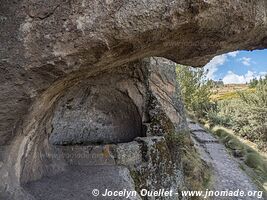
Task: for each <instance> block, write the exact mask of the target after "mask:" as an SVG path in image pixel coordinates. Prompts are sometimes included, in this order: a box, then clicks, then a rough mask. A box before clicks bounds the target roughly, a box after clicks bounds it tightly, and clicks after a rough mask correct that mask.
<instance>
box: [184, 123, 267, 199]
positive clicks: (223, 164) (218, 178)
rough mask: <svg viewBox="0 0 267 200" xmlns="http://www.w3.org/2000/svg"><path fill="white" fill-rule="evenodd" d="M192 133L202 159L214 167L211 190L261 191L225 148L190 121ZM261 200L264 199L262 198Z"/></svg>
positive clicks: (247, 197)
mask: <svg viewBox="0 0 267 200" xmlns="http://www.w3.org/2000/svg"><path fill="white" fill-rule="evenodd" d="M188 125H189V129H190V132H191V133H192V136H193V137H192V138H193V141H194V143H195V146H196V148H197V150H198V151H199V153H200V154H201V156H202V158H203V159H204V160H205V161H206V162H207V163H209V164H210V166H211V167H212V181H213V185H212V187H213V188H211V189H212V190H214V191H225V190H229V191H236V190H238V189H239V190H240V191H241V190H242V191H244V192H245V194H247V192H248V191H258V190H259V189H258V188H257V186H256V185H255V184H254V182H253V181H252V180H251V178H250V177H249V176H248V175H247V174H246V173H245V172H244V171H243V170H242V169H241V168H240V167H239V164H238V162H237V161H236V160H235V159H234V158H233V157H232V156H231V155H230V154H229V153H228V152H227V150H226V148H225V146H224V145H223V144H221V143H219V141H218V140H217V139H216V138H214V137H213V136H212V135H211V134H210V133H208V132H207V131H206V130H204V129H203V128H202V127H201V126H199V125H198V124H196V123H194V122H193V121H191V120H188ZM215 199H216V200H220V199H224V200H225V199H227V200H253V199H254V200H255V199H258V198H257V196H256V197H255V196H252V197H249V196H245V197H216V198H215ZM261 199H264V197H262V198H261Z"/></svg>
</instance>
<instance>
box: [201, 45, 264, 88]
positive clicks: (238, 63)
mask: <svg viewBox="0 0 267 200" xmlns="http://www.w3.org/2000/svg"><path fill="white" fill-rule="evenodd" d="M205 69H207V70H208V74H207V78H208V79H212V80H220V79H221V80H222V81H223V82H224V84H231V83H236V84H241V83H249V82H250V80H252V79H253V78H257V79H259V78H260V77H263V76H264V75H266V74H267V49H266V50H255V51H234V52H230V53H227V54H223V55H219V56H216V57H214V58H213V59H212V60H211V61H210V62H209V63H208V64H207V65H206V66H205Z"/></svg>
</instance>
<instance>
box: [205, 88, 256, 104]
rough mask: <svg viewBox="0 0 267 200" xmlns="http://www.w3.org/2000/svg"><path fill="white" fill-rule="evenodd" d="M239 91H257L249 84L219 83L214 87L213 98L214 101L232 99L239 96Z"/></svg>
mask: <svg viewBox="0 0 267 200" xmlns="http://www.w3.org/2000/svg"><path fill="white" fill-rule="evenodd" d="M238 92H248V93H253V92H255V89H254V88H250V87H249V85H248V84H225V85H219V86H216V87H214V88H213V89H212V95H211V97H210V98H211V99H212V100H214V101H220V100H230V99H236V98H239V95H238Z"/></svg>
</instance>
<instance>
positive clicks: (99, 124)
mask: <svg viewBox="0 0 267 200" xmlns="http://www.w3.org/2000/svg"><path fill="white" fill-rule="evenodd" d="M52 127H53V130H52V132H51V136H50V142H51V143H52V144H56V145H71V144H108V143H121V142H129V141H132V140H133V139H134V138H135V137H138V136H141V127H142V125H141V117H140V115H139V112H138V110H137V107H136V105H135V104H134V103H133V101H132V99H131V98H130V97H129V96H128V95H127V94H124V93H123V92H121V91H119V90H117V89H115V88H108V86H105V85H99V86H95V85H94V86H88V85H86V86H84V87H81V88H80V87H76V88H72V89H71V91H70V92H68V93H67V95H65V96H64V97H63V98H62V99H61V101H60V103H59V104H58V105H57V107H56V109H55V112H54V117H53V119H52Z"/></svg>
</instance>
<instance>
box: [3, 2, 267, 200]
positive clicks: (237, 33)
mask: <svg viewBox="0 0 267 200" xmlns="http://www.w3.org/2000/svg"><path fill="white" fill-rule="evenodd" d="M266 7H267V2H266V0H258V1H249V0H247V1H228V0H192V1H187V0H181V1H172V0H164V1H161V0H148V1H136V0H129V1H115V0H106V1H85V0H75V1H65V0H48V1H42V0H22V1H18V0H14V1H9V0H2V1H1V3H0V33H1V34H0V41H1V43H0V83H1V84H0V102H1V104H0V138H1V139H0V145H1V148H0V149H1V150H2V151H1V153H0V159H1V160H0V196H1V197H2V196H3V197H5V198H7V199H8V198H10V199H16V200H17V199H18V200H20V199H35V197H34V196H32V195H31V194H30V193H29V192H27V191H25V190H24V189H23V188H22V187H21V185H23V184H25V183H29V182H31V181H35V180H40V179H41V178H42V177H44V176H54V175H57V174H58V173H61V172H64V171H65V170H67V169H68V166H69V164H70V163H71V161H69V162H68V161H66V156H55V155H58V154H60V155H61V154H62V155H63V154H64V151H65V150H64V151H62V149H60V148H59V147H57V146H55V145H54V144H65V145H71V144H82V143H83V144H88V143H89V144H91V143H98V142H101V143H117V142H134V138H135V137H137V136H139V137H140V136H141V137H155V136H156V137H165V136H166V135H167V134H168V133H171V132H175V133H177V134H178V133H179V131H182V130H184V129H186V122H185V119H184V111H183V108H182V103H181V102H180V100H179V97H178V98H177V96H179V95H177V91H178V90H179V88H178V87H177V85H175V83H174V81H175V72H174V71H173V70H171V66H170V65H169V61H167V60H164V61H162V62H161V61H159V60H158V59H153V58H150V57H151V56H161V57H165V58H168V59H170V60H172V61H176V62H178V63H181V64H187V65H193V66H202V65H204V64H206V63H207V62H208V61H209V60H210V59H211V58H212V57H213V56H215V55H218V54H221V53H224V52H228V51H233V50H237V49H247V50H251V49H260V48H266V47H267V19H266ZM151 66H154V68H153V67H151ZM99 80H101V81H99ZM88 84H89V85H90V86H89V85H88ZM87 86H88V87H87ZM75 87H76V89H75ZM87 88H88V90H87ZM94 88H95V89H94ZM94 90H95V91H94ZM88 94H91V95H89V96H88V98H87V97H86V95H88ZM83 95H85V96H84V100H82V99H83ZM98 95H99V97H98ZM70 96H72V97H73V102H72V104H71V103H70V102H68V100H69V98H68V97H70ZM103 96H104V97H105V98H104V97H103ZM72 97H71V98H72ZM91 97H94V100H90V98H91ZM117 99H118V100H117ZM83 101H85V104H82V105H80V102H83ZM68 104H70V105H68ZM102 105H105V106H104V107H102ZM61 106H63V107H61ZM69 106H72V107H69ZM116 107H117V108H116ZM92 110H93V111H92ZM118 112H119V114H118ZM92 113H95V114H94V115H93V114H92ZM74 115H75V117H69V116H74ZM96 115H98V116H101V117H97V118H96ZM100 119H102V121H101V120H100ZM90 120H92V123H88V121H90ZM99 120H100V121H101V122H100V121H99ZM102 122H103V124H104V125H103V124H101V123H102ZM121 122H123V123H121ZM78 124H79V125H78ZM108 129H110V130H111V131H110V133H109V131H107V130H108ZM149 140H150V139H147V140H146V139H143V140H140V141H143V144H145V141H149ZM160 141H161V140H160ZM163 141H164V139H163ZM135 142H137V141H135ZM139 143H140V142H139ZM139 143H138V145H140V144H139ZM148 143H149V144H151V145H152V143H151V142H148ZM152 146H153V145H152ZM160 146H163V147H164V148H163V149H165V150H163V152H161V151H160V150H153V154H150V153H149V152H147V153H145V155H142V158H146V156H147V155H154V153H155V155H157V156H156V157H154V156H152V157H153V159H152V158H151V159H150V161H151V162H152V161H153V160H154V161H155V164H152V165H148V166H150V167H151V166H152V169H153V170H154V172H155V171H156V170H155V169H156V168H157V165H158V164H159V161H160V160H161V157H162V156H163V155H166V152H167V150H168V145H167V146H166V145H165V144H164V142H163V144H162V145H160ZM132 148H133V149H136V148H137V147H136V146H134V147H132ZM130 149H131V148H130ZM137 149H138V148H137ZM161 150H162V149H161ZM129 151H131V150H129ZM62 152H63V153H62ZM85 152H86V151H85ZM104 152H105V151H104ZM118 152H120V151H119V150H118ZM141 152H142V151H141ZM164 153H165V154H164ZM170 153H172V154H173V152H170ZM167 155H168V153H167ZM117 158H118V160H121V162H122V163H123V162H126V161H127V162H126V163H128V162H129V163H134V161H133V160H132V161H131V159H130V158H127V157H124V156H123V155H117ZM148 158H149V157H148ZM155 159H156V160H155ZM166 159H169V157H168V156H166ZM136 160H139V157H138V156H137V158H136ZM148 160H149V159H148ZM81 162H83V161H81ZM145 162H146V161H144V160H142V162H141V164H142V163H145ZM172 162H173V164H174V166H171V167H170V168H168V167H167V166H166V167H167V168H168V169H172V170H171V173H170V174H172V180H170V181H169V182H168V184H167V185H169V186H168V187H171V185H172V184H173V183H176V179H175V178H173V176H174V174H178V175H177V177H180V178H179V180H181V182H182V179H183V177H182V175H183V173H182V172H181V173H180V171H179V170H180V169H179V166H178V165H176V164H175V163H174V161H173V160H172ZM149 163H150V162H148V164H149ZM163 163H164V162H163ZM150 164H151V163H150ZM130 165H132V164H130ZM129 168H130V167H129ZM135 169H139V168H138V167H136V168H135ZM145 169H148V167H145ZM163 169H165V168H164V167H162V170H163ZM153 170H152V171H153ZM177 171H178V172H177ZM176 172H177V173H176ZM155 173H156V172H155ZM162 173H163V174H164V173H165V172H164V170H163V171H162ZM162 173H159V175H162ZM137 174H138V173H137ZM145 174H146V173H141V175H145ZM139 175H140V173H139ZM180 175H181V176H180ZM147 177H148V176H147ZM152 177H153V176H152ZM158 178H159V177H158V176H156V175H155V177H153V180H158ZM135 182H136V180H135ZM141 182H142V183H136V185H142V184H143V185H144V180H142V181H141ZM145 183H146V185H147V186H148V187H152V186H153V185H152V183H153V181H149V180H147V181H146V180H145ZM181 184H182V183H181ZM159 186H160V185H158V187H159ZM166 187H167V186H166Z"/></svg>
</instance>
